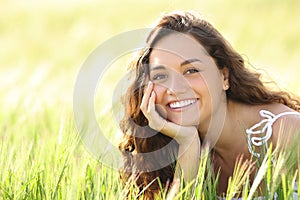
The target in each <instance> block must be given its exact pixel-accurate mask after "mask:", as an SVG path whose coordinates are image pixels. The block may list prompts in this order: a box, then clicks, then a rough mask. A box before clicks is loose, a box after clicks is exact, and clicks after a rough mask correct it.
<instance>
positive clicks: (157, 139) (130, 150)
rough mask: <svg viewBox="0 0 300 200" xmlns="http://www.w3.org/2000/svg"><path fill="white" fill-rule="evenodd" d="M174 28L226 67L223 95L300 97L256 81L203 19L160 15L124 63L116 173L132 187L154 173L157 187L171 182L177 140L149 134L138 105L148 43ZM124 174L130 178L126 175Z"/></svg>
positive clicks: (294, 103) (248, 99) (293, 101)
mask: <svg viewBox="0 0 300 200" xmlns="http://www.w3.org/2000/svg"><path fill="white" fill-rule="evenodd" d="M168 30H171V31H168ZM174 31H177V32H180V33H184V34H188V35H190V36H192V37H194V38H195V39H196V40H197V41H199V43H200V44H201V45H203V47H204V48H205V49H206V51H207V52H208V54H209V55H210V56H211V57H212V58H213V59H214V61H215V63H216V64H217V66H218V68H219V69H222V68H224V67H227V68H228V69H229V85H230V88H229V89H228V90H227V91H226V96H227V98H228V99H231V100H234V101H238V102H242V103H246V104H251V105H255V104H269V103H281V104H284V105H287V106H288V107H290V108H292V109H294V110H296V111H298V112H299V111H300V102H299V99H297V97H292V96H291V94H289V93H287V92H284V91H273V90H270V89H268V88H267V87H266V86H265V85H264V83H263V82H262V81H261V74H260V73H257V72H253V71H250V70H249V69H248V68H246V67H245V62H244V59H243V58H242V56H241V55H240V54H239V53H237V52H236V51H235V50H234V49H233V48H232V47H231V45H230V44H229V43H228V42H227V41H226V40H225V38H224V37H223V36H222V35H221V34H220V33H219V32H218V31H217V30H216V29H215V28H214V27H213V26H212V25H211V24H210V23H209V22H207V21H205V20H203V19H201V18H200V17H197V15H194V14H192V13H190V12H183V13H171V14H167V15H164V16H162V17H161V18H160V20H159V21H158V23H157V25H156V26H155V28H154V29H153V30H152V31H151V32H150V34H149V36H148V39H147V44H148V47H146V48H144V49H143V50H142V51H141V52H140V54H139V56H138V57H137V59H136V60H135V61H134V62H132V63H131V65H130V67H131V70H132V72H134V73H135V80H134V82H133V84H132V85H131V86H130V87H129V89H128V91H127V93H126V95H125V97H124V102H123V103H124V106H125V116H124V118H123V120H122V121H121V123H120V126H121V129H122V131H123V133H124V138H123V141H122V142H121V143H120V145H119V148H120V150H121V152H122V153H123V155H124V159H125V162H124V169H122V175H121V177H122V178H123V179H124V180H125V181H127V180H132V181H133V183H134V185H135V186H136V187H137V188H138V189H139V190H138V191H141V190H143V189H144V187H146V186H147V185H148V184H149V183H150V182H151V181H153V180H154V179H156V178H157V177H159V180H160V183H161V186H162V187H163V188H166V187H167V186H168V183H170V182H172V181H173V176H174V166H175V164H176V159H173V158H174V157H175V158H176V156H177V150H178V144H177V143H176V142H175V141H174V140H172V139H171V138H169V137H167V136H165V135H163V134H161V133H156V134H155V131H154V130H152V129H151V128H149V127H148V126H147V125H148V121H147V119H146V118H145V116H144V115H143V113H142V111H141V110H140V104H141V101H142V97H143V91H144V85H145V84H146V81H147V74H148V73H149V72H148V70H149V69H148V67H147V63H148V62H149V56H150V53H151V47H153V46H154V45H155V43H156V42H157V41H158V40H160V39H161V38H162V37H164V36H166V35H168V34H170V33H171V32H174ZM163 147H165V150H166V151H164V153H157V154H155V153H153V154H151V156H149V157H147V156H144V155H143V153H147V152H154V151H156V150H158V149H160V148H163ZM162 160H167V161H168V162H169V163H170V164H169V165H167V166H164V165H161V166H159V165H160V164H159V163H160V161H162ZM154 165H157V166H155V167H154V168H155V170H151V169H154V168H153V166H154ZM159 167H161V168H159ZM129 177H135V178H132V179H129ZM159 189H160V187H159V182H158V181H154V182H153V183H152V184H151V186H150V187H149V188H148V189H146V190H145V193H144V197H145V198H146V199H152V198H153V197H154V196H153V195H154V194H155V193H156V192H157V191H159Z"/></svg>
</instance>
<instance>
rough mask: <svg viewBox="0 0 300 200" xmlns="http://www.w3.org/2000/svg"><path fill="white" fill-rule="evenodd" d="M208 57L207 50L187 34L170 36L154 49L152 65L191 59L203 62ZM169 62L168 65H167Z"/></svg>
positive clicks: (159, 42) (151, 55)
mask: <svg viewBox="0 0 300 200" xmlns="http://www.w3.org/2000/svg"><path fill="white" fill-rule="evenodd" d="M205 57H208V53H207V52H206V50H205V48H204V47H203V46H202V45H201V44H200V43H199V42H198V41H197V40H196V39H194V38H193V37H192V36H190V35H187V34H182V33H181V34H179V33H178V34H170V35H168V36H165V37H163V38H162V39H160V40H159V41H158V42H157V43H156V44H155V45H154V47H153V48H152V51H151V54H150V58H149V62H150V64H167V63H168V62H182V61H184V60H189V59H199V60H203V59H206V58H205ZM166 62H167V63H166Z"/></svg>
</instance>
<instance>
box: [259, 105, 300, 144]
mask: <svg viewBox="0 0 300 200" xmlns="http://www.w3.org/2000/svg"><path fill="white" fill-rule="evenodd" d="M260 115H261V116H262V115H264V116H262V117H269V121H270V126H272V132H273V133H272V141H273V143H275V144H276V143H277V141H278V138H280V137H283V138H286V139H288V138H289V139H293V138H294V136H295V134H296V133H298V134H299V133H300V113H299V112H297V111H295V110H293V109H291V108H289V107H288V106H285V105H283V104H270V105H267V106H265V108H263V109H261V110H260Z"/></svg>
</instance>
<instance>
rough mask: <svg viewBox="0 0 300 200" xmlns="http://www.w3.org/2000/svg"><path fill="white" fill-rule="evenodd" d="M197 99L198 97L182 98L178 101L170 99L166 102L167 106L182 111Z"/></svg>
mask: <svg viewBox="0 0 300 200" xmlns="http://www.w3.org/2000/svg"><path fill="white" fill-rule="evenodd" d="M197 101H198V99H196V98H193V99H183V100H179V101H172V102H170V103H168V104H167V106H168V107H169V108H170V109H171V110H174V111H182V110H185V109H188V108H189V107H190V106H191V105H193V104H195V103H196V102H197Z"/></svg>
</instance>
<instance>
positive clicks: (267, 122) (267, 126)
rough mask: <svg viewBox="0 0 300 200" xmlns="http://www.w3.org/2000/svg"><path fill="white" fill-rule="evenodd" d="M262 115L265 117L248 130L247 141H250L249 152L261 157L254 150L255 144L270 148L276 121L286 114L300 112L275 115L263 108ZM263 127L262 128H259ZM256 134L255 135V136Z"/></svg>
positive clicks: (295, 113)
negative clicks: (269, 143)
mask: <svg viewBox="0 0 300 200" xmlns="http://www.w3.org/2000/svg"><path fill="white" fill-rule="evenodd" d="M259 114H260V116H261V117H263V118H265V119H262V120H261V121H260V122H258V123H257V124H255V125H254V126H252V127H251V128H249V129H247V130H246V133H247V142H248V149H249V152H250V153H251V154H252V155H253V156H255V157H260V154H259V153H256V152H254V150H253V146H257V147H259V146H262V145H265V147H266V149H268V140H269V139H270V137H271V136H272V132H273V130H272V126H273V124H274V122H275V121H276V120H277V119H278V118H280V117H282V116H285V115H300V113H298V112H296V111H293V112H283V113H280V114H278V115H275V114H273V113H271V112H270V111H267V110H261V111H260V112H259ZM259 127H262V128H261V129H257V128H259ZM253 135H255V136H253Z"/></svg>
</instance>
